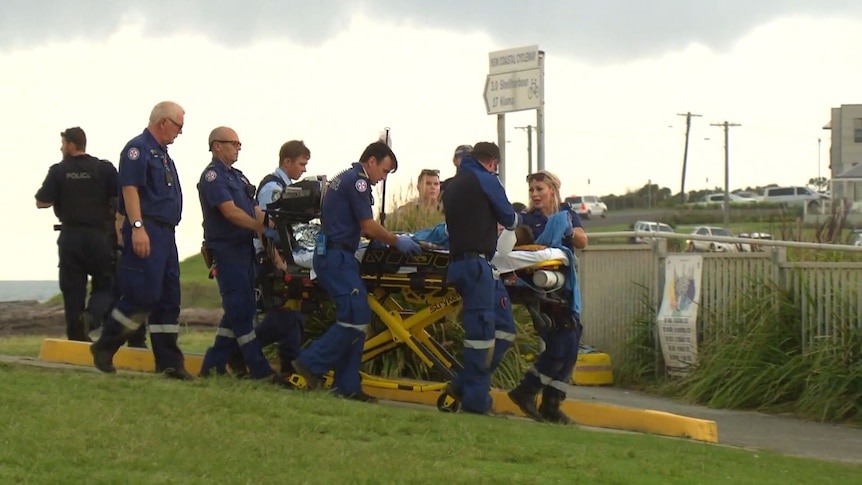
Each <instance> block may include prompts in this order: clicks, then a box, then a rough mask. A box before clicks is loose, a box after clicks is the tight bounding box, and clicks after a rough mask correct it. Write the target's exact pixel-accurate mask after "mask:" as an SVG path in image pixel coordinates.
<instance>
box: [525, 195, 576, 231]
mask: <svg viewBox="0 0 862 485" xmlns="http://www.w3.org/2000/svg"><path fill="white" fill-rule="evenodd" d="M560 211H566V212H568V215H569V220H570V221H571V222H572V228H571V229H568V230H566V233H565V234H564V236H566V237H567V236H571V235H572V232H573V231H574V228H575V227H584V226H583V225H582V224H581V218H580V217H578V213H577V212H575V211H573V210H572V208H571V206H570V205H569V204H566V203H562V204H560ZM521 214H522V215H521V224H524V225H526V226H530V229H531V230H532V231H533V238H535V239H538V238H539V236H540V235H541V234H542V233H543V232H545V226H546V225H547V224H548V217H547V216H546V215H545V214H544V213H542V211H541V210H539V209H531V210H529V211H527V212H522V213H521Z"/></svg>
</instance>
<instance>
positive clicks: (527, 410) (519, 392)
mask: <svg viewBox="0 0 862 485" xmlns="http://www.w3.org/2000/svg"><path fill="white" fill-rule="evenodd" d="M538 394H539V390H538V389H532V386H528V385H525V384H524V383H523V382H522V383H520V384H518V387H516V388H514V389H512V390H511V391H509V392H508V396H509V399H511V400H512V402H513V403H515V404H516V405H517V406H518V408H520V410H521V411H523V412H524V414H526V415H527V417H528V418H532V419H535V420H536V421H544V419H543V418H542V415H541V414H539V410H538V409H536V396H537V395H538Z"/></svg>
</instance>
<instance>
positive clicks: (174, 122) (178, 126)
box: [165, 118, 183, 131]
mask: <svg viewBox="0 0 862 485" xmlns="http://www.w3.org/2000/svg"><path fill="white" fill-rule="evenodd" d="M165 119H166V120H168V121H170V122H171V123H173V124H174V125H175V126H176V127H177V129H178V130H180V131H183V125H182V124H181V123H177V122H176V121H174V120H173V119H171V118H165Z"/></svg>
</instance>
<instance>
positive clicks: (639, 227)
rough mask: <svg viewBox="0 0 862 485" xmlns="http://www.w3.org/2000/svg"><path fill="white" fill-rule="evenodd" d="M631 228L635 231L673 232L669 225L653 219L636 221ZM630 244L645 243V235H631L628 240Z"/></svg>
mask: <svg viewBox="0 0 862 485" xmlns="http://www.w3.org/2000/svg"><path fill="white" fill-rule="evenodd" d="M632 230H634V231H637V232H667V233H674V230H673V228H672V227H670V226H669V225H667V224H665V223H664V222H654V221H637V222H635V224H634V226H633V227H632ZM629 242H630V243H632V244H646V242H647V238H646V237H640V236H638V237H633V238H631V240H630V241H629Z"/></svg>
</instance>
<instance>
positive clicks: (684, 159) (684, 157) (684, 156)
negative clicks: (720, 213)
mask: <svg viewBox="0 0 862 485" xmlns="http://www.w3.org/2000/svg"><path fill="white" fill-rule="evenodd" d="M677 116H685V149H684V150H683V152H682V183H680V187H679V193H680V200H681V201H682V203H683V204H685V168H686V165H688V135H689V133H690V132H691V117H692V116H701V115H696V114H693V113H692V112H691V111H689V112H688V113H677Z"/></svg>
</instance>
